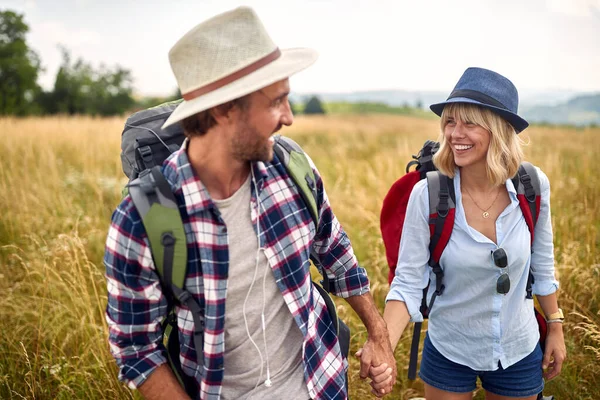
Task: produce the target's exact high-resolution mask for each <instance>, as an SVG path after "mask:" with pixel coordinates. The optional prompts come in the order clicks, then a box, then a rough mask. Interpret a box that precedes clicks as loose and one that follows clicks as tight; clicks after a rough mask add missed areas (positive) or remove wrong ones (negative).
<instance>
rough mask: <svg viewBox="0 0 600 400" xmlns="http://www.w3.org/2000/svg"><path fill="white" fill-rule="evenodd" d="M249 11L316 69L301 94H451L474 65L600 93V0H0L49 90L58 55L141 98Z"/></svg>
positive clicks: (298, 85)
mask: <svg viewBox="0 0 600 400" xmlns="http://www.w3.org/2000/svg"><path fill="white" fill-rule="evenodd" d="M240 5H249V6H251V7H253V8H254V9H255V10H256V12H257V13H258V15H259V17H260V18H261V20H262V21H263V24H264V25H265V26H266V28H267V31H268V32H269V34H270V36H271V37H272V39H273V40H274V42H275V43H276V44H277V45H278V46H279V47H280V48H282V49H283V48H290V47H311V48H314V49H316V50H317V51H318V52H319V54H320V56H319V60H318V61H317V62H316V63H315V64H314V65H313V66H311V67H310V68H309V69H307V70H305V71H303V72H300V73H299V74H297V75H295V76H294V77H292V79H291V80H290V82H291V85H292V90H293V91H294V92H297V93H323V92H353V91H363V90H382V89H405V90H423V91H425V90H442V91H446V92H449V91H450V90H451V89H452V88H453V87H454V84H455V83H456V81H457V80H458V78H459V77H460V75H461V74H462V73H463V71H464V70H465V69H466V68H467V67H470V66H477V67H483V68H489V69H492V70H495V71H497V72H499V73H501V74H503V75H505V76H506V77H508V78H509V79H511V80H512V81H513V82H514V83H515V85H516V86H517V88H519V89H520V90H522V89H526V90H528V89H533V90H573V91H586V92H593V91H600V0H452V1H449V0H423V1H418V0H413V1H405V0H361V1H359V0H257V1H249V0H248V1H246V2H240V1H230V0H169V1H166V0H145V1H135V0H104V1H101V0H0V10H6V9H10V10H13V11H17V12H20V13H23V14H24V15H25V22H26V23H27V24H28V25H29V27H30V32H29V34H28V36H27V41H28V44H29V46H30V47H31V48H33V49H34V50H35V51H36V52H37V53H38V55H39V56H40V58H41V60H42V65H43V66H44V68H45V72H44V73H43V74H42V75H41V78H40V80H39V82H40V84H41V85H42V87H44V88H46V89H51V88H52V86H53V84H54V79H55V77H56V72H57V70H58V67H59V65H60V62H61V53H60V50H59V47H58V46H59V45H62V46H64V47H66V48H67V49H68V50H69V51H70V52H71V55H72V58H73V59H76V58H79V57H81V58H83V59H84V60H85V61H87V62H90V63H91V64H92V65H93V66H95V67H99V66H100V64H101V63H103V64H105V65H106V66H109V67H114V66H116V65H117V64H118V65H120V66H122V67H124V68H127V69H129V70H131V71H132V74H133V77H134V87H135V92H136V94H138V95H170V94H172V93H173V92H174V91H175V88H176V81H175V78H174V77H173V75H172V72H171V68H170V65H169V61H168V52H169V49H170V48H171V47H172V46H173V44H175V42H176V41H177V40H178V39H179V38H180V37H181V36H183V35H184V34H185V33H186V32H187V31H189V30H190V29H192V28H193V27H194V26H195V25H197V24H198V23H200V22H202V21H204V20H205V19H208V18H210V17H212V16H214V15H216V14H218V13H221V12H224V11H227V10H230V9H233V8H235V7H237V6H240Z"/></svg>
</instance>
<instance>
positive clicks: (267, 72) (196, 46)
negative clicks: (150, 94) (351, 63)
mask: <svg viewBox="0 0 600 400" xmlns="http://www.w3.org/2000/svg"><path fill="white" fill-rule="evenodd" d="M316 59H317V52H316V51H315V50H312V49H305V48H296V49H285V50H280V49H279V48H278V47H277V46H276V45H275V43H273V41H272V40H271V38H270V37H269V35H268V33H267V31H266V30H265V28H264V26H263V24H262V23H261V22H260V20H259V19H258V16H257V15H256V13H255V12H254V10H252V9H251V8H249V7H239V8H236V9H235V10H232V11H229V12H226V13H223V14H220V15H217V16H215V17H213V18H211V19H209V20H207V21H204V22H202V23H201V24H199V25H197V26H196V27H195V28H193V29H192V30H191V31H189V32H188V33H187V34H185V35H184V36H183V37H182V38H181V39H180V40H179V41H178V42H177V43H175V45H174V46H173V48H171V51H169V61H170V62H171V68H172V70H173V74H174V75H175V79H176V80H177V85H178V86H179V90H180V91H181V93H182V97H183V99H184V101H183V102H182V103H181V104H180V105H179V106H178V107H177V108H176V109H175V111H173V113H172V114H171V116H170V117H169V119H167V121H166V122H165V124H164V125H163V126H162V128H163V129H164V128H166V127H167V126H170V125H173V124H174V123H176V122H178V121H181V120H182V119H184V118H187V117H189V116H191V115H194V114H197V113H199V112H201V111H204V110H207V109H209V108H211V107H214V106H217V105H219V104H223V103H225V102H228V101H230V100H233V99H237V98H239V97H242V96H245V95H247V94H249V93H252V92H254V91H257V90H260V89H262V88H264V87H266V86H269V85H271V84H273V83H275V82H277V81H280V80H282V79H285V78H288V77H290V76H291V75H293V74H295V73H296V72H299V71H301V70H303V69H304V68H306V67H308V66H309V65H311V64H312V63H314V62H315V61H316Z"/></svg>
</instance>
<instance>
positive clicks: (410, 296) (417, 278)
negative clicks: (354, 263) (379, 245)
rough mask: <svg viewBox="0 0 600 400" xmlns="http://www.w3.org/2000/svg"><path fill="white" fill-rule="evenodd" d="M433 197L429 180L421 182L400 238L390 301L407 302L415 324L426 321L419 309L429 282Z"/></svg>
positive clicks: (412, 197) (417, 187)
mask: <svg viewBox="0 0 600 400" xmlns="http://www.w3.org/2000/svg"><path fill="white" fill-rule="evenodd" d="M428 214H429V194H428V191H427V180H426V179H423V180H421V181H419V182H418V183H417V184H416V185H415V186H414V187H413V190H412V192H411V194H410V198H409V200H408V206H407V208H406V218H405V220H404V227H403V228H402V237H401V239H400V252H399V254H398V265H397V266H396V275H395V276H394V280H393V281H392V284H391V286H390V291H389V293H388V295H387V298H386V302H387V301H390V300H398V301H403V302H404V303H406V307H407V308H408V312H409V314H410V319H411V321H412V322H421V321H423V315H422V314H421V311H420V310H419V308H420V306H421V299H422V297H423V289H424V288H425V287H426V286H427V284H428V283H429V269H428V268H429V267H428V260H429V221H428V218H429V215H428Z"/></svg>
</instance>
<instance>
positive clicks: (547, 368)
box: [542, 322, 567, 381]
mask: <svg viewBox="0 0 600 400" xmlns="http://www.w3.org/2000/svg"><path fill="white" fill-rule="evenodd" d="M566 358H567V348H566V347H565V337H564V335H563V330H562V323H559V322H552V323H549V324H548V336H547V337H546V349H545V350H544V359H543V360H542V369H543V370H544V378H545V379H546V380H547V381H549V380H551V379H554V378H556V377H557V376H558V375H559V374H560V371H561V369H562V364H563V362H564V361H565V359H566Z"/></svg>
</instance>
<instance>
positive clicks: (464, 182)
mask: <svg viewBox="0 0 600 400" xmlns="http://www.w3.org/2000/svg"><path fill="white" fill-rule="evenodd" d="M460 182H461V186H462V187H466V188H467V190H469V191H470V192H472V193H473V192H478V193H490V192H492V191H493V190H494V189H495V188H496V187H497V186H496V185H494V184H493V183H492V182H490V180H489V178H488V176H487V171H486V169H485V168H472V167H461V168H460Z"/></svg>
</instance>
